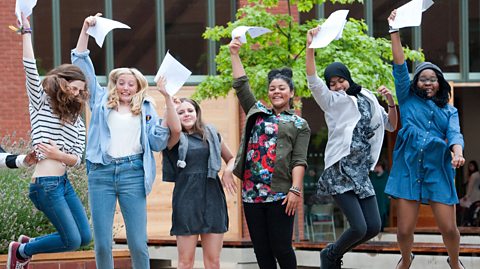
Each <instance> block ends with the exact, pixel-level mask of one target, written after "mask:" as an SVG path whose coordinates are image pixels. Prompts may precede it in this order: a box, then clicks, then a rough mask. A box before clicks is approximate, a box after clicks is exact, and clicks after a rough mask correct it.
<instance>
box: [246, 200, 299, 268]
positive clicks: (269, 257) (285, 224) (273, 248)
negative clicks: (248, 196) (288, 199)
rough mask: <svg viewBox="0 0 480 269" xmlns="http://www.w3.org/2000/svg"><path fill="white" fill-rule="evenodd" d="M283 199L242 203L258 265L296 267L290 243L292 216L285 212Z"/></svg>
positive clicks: (261, 266) (264, 266) (262, 266)
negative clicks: (269, 201) (270, 201)
mask: <svg viewBox="0 0 480 269" xmlns="http://www.w3.org/2000/svg"><path fill="white" fill-rule="evenodd" d="M282 202H283V200H282V201H278V202H272V203H257V204H254V203H243V207H244V211H245V219H246V221H247V225H248V231H249V232H250V238H251V239H252V243H253V250H254V251H255V256H256V258H257V262H258V266H259V267H260V268H261V269H274V268H277V261H278V264H279V265H280V268H282V269H295V268H297V259H296V257H295V252H294V251H293V247H292V234H293V220H294V216H288V215H287V214H286V213H285V207H286V205H283V206H282Z"/></svg>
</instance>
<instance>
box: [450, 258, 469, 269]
mask: <svg viewBox="0 0 480 269" xmlns="http://www.w3.org/2000/svg"><path fill="white" fill-rule="evenodd" d="M447 263H448V266H450V268H452V266H451V265H450V257H448V258H447ZM458 263H460V265H461V266H462V268H463V269H465V266H463V263H462V261H461V260H460V259H458Z"/></svg>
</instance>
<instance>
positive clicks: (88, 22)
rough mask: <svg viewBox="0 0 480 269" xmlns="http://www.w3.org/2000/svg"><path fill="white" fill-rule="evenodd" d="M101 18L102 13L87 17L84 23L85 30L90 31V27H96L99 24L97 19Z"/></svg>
mask: <svg viewBox="0 0 480 269" xmlns="http://www.w3.org/2000/svg"><path fill="white" fill-rule="evenodd" d="M101 16H102V13H97V14H95V16H88V17H86V18H85V20H84V21H83V27H84V28H85V30H86V29H88V28H89V27H93V26H95V24H96V23H97V18H98V17H101Z"/></svg>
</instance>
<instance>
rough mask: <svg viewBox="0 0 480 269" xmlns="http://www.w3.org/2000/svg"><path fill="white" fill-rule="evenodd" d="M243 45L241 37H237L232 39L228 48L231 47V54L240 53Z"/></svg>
mask: <svg viewBox="0 0 480 269" xmlns="http://www.w3.org/2000/svg"><path fill="white" fill-rule="evenodd" d="M241 47H242V42H241V41H240V37H235V38H234V39H232V41H230V44H229V45H228V48H229V49H230V54H231V55H238V53H239V51H240V48H241Z"/></svg>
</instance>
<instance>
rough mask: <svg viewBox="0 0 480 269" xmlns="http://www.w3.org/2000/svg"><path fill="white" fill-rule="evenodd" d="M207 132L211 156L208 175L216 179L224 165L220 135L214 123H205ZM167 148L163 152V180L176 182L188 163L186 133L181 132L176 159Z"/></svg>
mask: <svg viewBox="0 0 480 269" xmlns="http://www.w3.org/2000/svg"><path fill="white" fill-rule="evenodd" d="M205 132H206V135H207V142H208V149H209V152H210V154H209V157H208V174H207V177H208V178H211V179H216V178H217V177H218V172H219V171H220V168H221V167H222V154H221V141H220V135H219V134H218V132H217V130H216V129H215V127H214V126H213V125H205ZM165 151H168V149H165V150H164V151H163V152H162V153H163V179H162V180H163V181H166V182H175V180H176V179H177V177H178V173H179V172H180V169H183V168H185V167H186V166H187V165H188V164H187V163H186V162H185V159H186V157H187V152H188V137H187V136H186V135H185V133H183V132H182V133H180V140H179V142H178V156H177V161H176V163H175V162H174V161H175V160H172V159H171V158H169V156H168V154H166V152H165Z"/></svg>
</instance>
